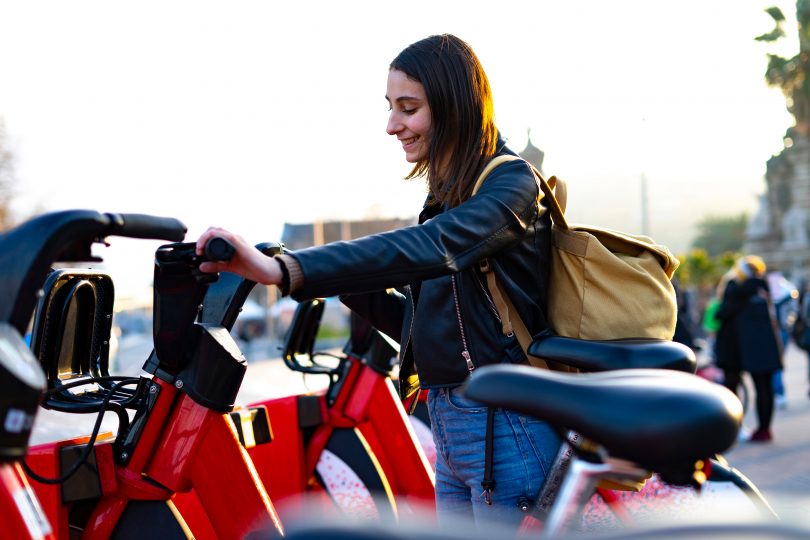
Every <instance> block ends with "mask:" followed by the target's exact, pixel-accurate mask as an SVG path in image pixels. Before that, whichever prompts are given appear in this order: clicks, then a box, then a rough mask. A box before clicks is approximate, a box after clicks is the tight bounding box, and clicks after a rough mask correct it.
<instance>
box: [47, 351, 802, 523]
mask: <svg viewBox="0 0 810 540" xmlns="http://www.w3.org/2000/svg"><path fill="white" fill-rule="evenodd" d="M150 343H151V342H150V341H149V340H148V336H146V337H144V338H143V339H140V340H137V339H130V340H122V342H121V344H120V349H119V358H118V363H117V369H116V373H117V374H127V375H137V374H139V373H140V366H141V365H142V364H143V361H144V360H145V359H146V357H147V355H148V354H149V351H150V350H151V344H150ZM275 350H277V347H273V346H268V347H264V348H258V347H254V351H253V354H251V351H250V350H249V349H247V350H246V356H247V358H248V372H247V375H246V376H245V379H244V382H243V384H242V388H241V390H240V392H239V395H238V397H237V403H238V404H247V403H251V402H253V401H258V400H260V399H267V398H271V397H278V396H282V395H290V394H297V393H301V392H306V391H317V390H319V389H321V388H323V387H324V386H325V385H326V384H327V382H328V381H327V378H326V377H325V376H315V375H308V376H304V375H303V374H301V373H297V372H293V371H290V370H289V369H288V368H287V367H286V366H285V364H284V362H283V361H281V360H280V359H279V358H277V357H276V358H272V356H273V354H274V351H275ZM268 356H271V358H270V359H267V357H268ZM784 381H785V386H786V395H787V405H786V408H784V409H778V410H776V411H775V414H774V419H773V424H772V432H773V435H774V440H773V441H772V442H769V443H755V442H738V443H737V444H735V445H734V446H733V447H732V448H731V449H729V450H728V451H727V452H726V453H725V457H726V459H727V460H728V461H729V463H730V464H731V465H732V466H734V467H736V468H737V469H738V470H740V471H741V472H742V473H743V474H744V475H746V476H747V477H748V478H749V479H751V480H752V481H753V482H754V484H755V485H756V486H757V487H758V488H759V489H760V490H761V491H762V493H763V494H764V495H765V497H766V498H767V499H768V500H769V502H770V503H771V505H772V506H773V507H774V509H775V510H776V511H777V512H778V513H779V514H780V516H782V517H783V518H786V519H797V520H799V521H801V522H807V521H808V516H807V511H808V509H810V429H809V428H810V398H809V397H808V390H810V383H808V355H807V353H805V352H804V351H802V350H800V349H799V348H797V347H796V346H795V345H793V344H792V343H791V344H790V346H789V347H788V349H787V351H786V355H785V371H784ZM748 384H749V386H751V384H750V381H749V382H748ZM750 395H751V396H752V397H751V405H750V406H749V410H748V413H747V415H746V418H745V426H746V428H749V429H754V428H756V416H755V412H754V404H753V392H752V393H751V394H750ZM94 422H95V415H67V414H63V413H58V412H54V411H48V410H44V409H40V412H39V413H38V415H37V419H36V421H35V424H34V431H33V433H32V437H31V444H39V443H43V442H48V441H53V440H60V439H63V438H67V437H70V436H76V435H81V434H89V433H90V432H91V430H92V428H93V424H94ZM116 427H117V422H116V420H115V418H114V415H107V416H106V417H105V419H104V421H103V423H102V431H103V430H107V431H113V432H114V431H115V429H116Z"/></svg>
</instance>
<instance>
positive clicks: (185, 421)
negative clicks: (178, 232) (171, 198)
mask: <svg viewBox="0 0 810 540" xmlns="http://www.w3.org/2000/svg"><path fill="white" fill-rule="evenodd" d="M199 262H200V259H199V258H198V257H196V256H195V255H194V253H193V247H192V246H190V245H189V244H170V245H167V246H163V247H162V248H161V249H159V250H158V253H157V254H156V265H155V275H156V276H155V288H156V295H157V296H158V297H159V298H156V314H155V318H156V327H155V351H154V352H153V354H152V355H151V356H150V358H149V360H148V361H147V364H146V366H145V369H146V370H147V371H148V372H149V373H150V374H151V375H152V377H148V376H142V377H140V378H139V379H134V378H133V379H130V380H128V381H126V382H128V383H130V384H135V383H137V388H136V390H135V391H134V392H132V393H131V395H127V394H125V393H123V394H122V393H121V392H120V391H119V392H118V395H119V396H120V395H123V396H127V397H126V399H124V400H122V401H121V402H120V404H119V408H120V407H122V406H123V405H121V404H125V405H126V406H127V407H129V408H133V409H135V414H134V417H133V420H132V422H131V423H128V422H127V423H126V424H125V425H122V426H119V435H118V437H115V438H113V437H111V436H107V437H105V438H103V440H99V441H96V444H94V445H93V446H92V452H91V453H90V459H89V460H88V462H87V463H85V465H84V466H83V467H82V468H80V469H79V471H78V472H77V473H76V474H74V475H73V476H71V477H70V478H69V479H68V480H66V481H64V482H61V483H53V484H43V483H39V482H34V483H33V485H34V489H35V491H36V492H37V495H38V496H39V497H40V499H41V500H42V501H43V507H44V510H45V513H46V515H47V516H48V518H49V520H50V522H51V523H52V524H53V527H54V530H55V532H56V535H57V538H68V537H69V536H70V535H71V531H76V530H80V531H81V537H82V538H132V537H143V536H149V535H152V536H156V537H160V538H189V537H191V536H192V535H194V536H197V537H205V536H206V535H208V536H209V537H212V538H245V537H247V536H249V535H252V534H270V535H275V536H281V535H283V529H282V527H281V523H280V521H279V519H278V516H277V514H276V512H275V509H274V507H273V505H272V503H271V501H270V498H269V496H268V494H267V492H266V490H265V489H264V486H263V485H262V483H261V481H260V479H259V477H258V475H257V473H256V470H255V468H254V467H253V465H252V463H251V461H250V458H249V457H248V455H247V452H246V451H245V449H244V448H243V446H242V445H241V444H240V442H239V439H238V437H237V433H236V429H235V427H234V425H233V423H232V422H231V420H230V417H229V416H228V415H227V414H224V413H226V412H227V411H228V410H230V409H231V408H233V398H234V397H235V396H236V392H237V391H238V388H239V385H240V384H241V380H242V377H243V375H244V372H245V368H246V363H245V361H244V357H242V356H241V353H239V351H238V347H237V346H236V344H235V342H233V339H232V338H231V336H230V334H229V333H228V331H227V330H225V329H224V328H222V327H219V326H216V325H198V324H194V317H195V315H196V310H197V303H198V301H199V298H201V297H202V295H203V294H204V291H205V288H206V287H207V285H208V283H209V282H210V281H212V280H215V279H216V276H211V275H204V274H200V273H199V272H198V271H197V270H196V266H197V265H198V264H199ZM44 296H45V297H47V298H51V296H49V295H48V294H47V292H46V295H44ZM53 298H61V297H60V296H59V295H53ZM167 300H174V301H167ZM54 301H56V300H54ZM68 301H69V300H68ZM82 305H85V304H80V305H78V306H74V311H75V312H76V313H75V316H76V317H77V318H80V317H82V316H83V315H86V314H83V313H82V312H81V309H82V308H81V306H82ZM86 305H90V306H92V307H93V308H95V307H97V306H98V304H97V303H90V304H86ZM58 307H59V306H57V308H58ZM56 311H57V312H66V311H65V309H64V308H63V309H57V310H56ZM57 326H58V325H57ZM64 327H65V328H71V329H72V328H74V325H72V324H67V325H64ZM45 331H47V328H46V330H45ZM68 341H69V342H70V340H68ZM44 342H48V340H47V339H46V340H44ZM77 350H84V349H83V348H81V347H79V349H77ZM74 352H75V351H74ZM59 361H60V363H61V359H60V360H59ZM68 364H69V362H68ZM60 365H61V364H60ZM94 380H95V378H94V377H90V378H88V379H87V380H86V381H84V380H80V381H79V382H80V383H82V384H89V385H91V386H92V385H94V384H96V383H94ZM99 386H102V385H99ZM57 388H58V386H57ZM113 390H115V389H113ZM108 395H113V393H112V391H110V393H109V394H108ZM58 396H59V398H60V400H66V399H68V398H69V397H70V396H67V395H66V394H65V393H64V392H62V393H59V394H58ZM106 399H109V397H108V398H106ZM75 401H76V403H75V404H71V405H77V406H79V407H81V408H82V410H84V411H85V412H86V409H87V408H88V407H91V405H92V403H91V400H90V398H88V397H86V396H85V395H82V396H80V397H77V398H76V400H75ZM47 403H48V405H49V406H51V407H57V406H62V402H61V401H59V400H57V401H54V400H50V401H48V402H47ZM106 404H107V403H106V402H104V403H102V407H99V410H100V411H103V405H106ZM66 407H67V406H66ZM67 410H70V407H67ZM119 418H121V416H120V415H119ZM125 419H126V416H124V419H123V420H122V421H125ZM110 435H111V434H110ZM88 444H89V441H88V439H87V438H78V439H73V440H65V441H57V442H54V443H48V444H45V445H39V446H35V447H32V448H31V449H30V452H29V456H28V460H27V462H28V465H29V467H30V468H31V470H33V471H36V473H37V475H38V476H42V475H47V476H50V477H58V476H60V474H62V473H63V471H64V470H65V469H66V468H68V467H70V464H71V463H73V462H75V458H76V455H77V453H81V452H83V451H85V450H86V449H87V448H88ZM192 490H193V492H194V494H195V498H196V501H197V507H198V510H199V511H197V512H190V511H189V512H188V514H187V515H181V513H180V512H179V511H177V508H176V506H175V505H174V502H173V500H172V499H173V498H174V497H175V496H176V494H177V493H182V492H188V491H192Z"/></svg>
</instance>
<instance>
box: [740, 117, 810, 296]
mask: <svg viewBox="0 0 810 540" xmlns="http://www.w3.org/2000/svg"><path fill="white" fill-rule="evenodd" d="M785 143H786V144H785V148H784V150H782V151H781V152H780V153H779V154H777V155H775V156H773V157H771V159H769V160H768V162H767V168H766V173H765V184H766V192H765V194H763V195H761V196H760V201H759V208H758V209H757V212H756V213H755V214H754V217H753V218H752V219H751V221H750V222H749V224H748V228H747V230H746V235H745V243H744V245H743V251H744V252H745V253H751V254H756V255H759V256H761V257H762V258H763V259H764V260H765V263H766V264H767V265H768V268H769V269H772V270H779V271H781V272H782V273H784V274H785V275H787V276H789V277H790V278H791V279H792V280H793V281H794V282H798V281H802V280H805V279H808V278H810V137H807V136H806V135H801V134H798V133H795V132H794V130H793V129H790V130H788V136H787V137H785Z"/></svg>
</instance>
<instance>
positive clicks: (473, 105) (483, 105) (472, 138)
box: [390, 34, 498, 206]
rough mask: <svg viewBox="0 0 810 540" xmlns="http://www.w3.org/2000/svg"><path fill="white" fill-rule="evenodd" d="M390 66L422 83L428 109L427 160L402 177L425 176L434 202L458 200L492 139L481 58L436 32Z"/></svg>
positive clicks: (494, 131)
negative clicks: (429, 118)
mask: <svg viewBox="0 0 810 540" xmlns="http://www.w3.org/2000/svg"><path fill="white" fill-rule="evenodd" d="M390 69H396V70H399V71H402V72H403V73H405V75H407V76H408V77H409V78H411V79H413V80H415V81H417V82H419V83H421V84H422V86H424V87H425V94H426V96H427V100H428V105H429V106H430V112H431V126H432V129H431V137H430V143H429V146H428V156H427V159H424V160H421V161H419V162H418V163H417V164H416V165H415V166H414V168H413V170H412V171H411V172H410V174H409V175H408V176H407V178H415V177H417V176H426V177H427V184H428V189H429V190H430V193H431V195H432V196H433V198H434V199H435V201H436V202H439V203H446V204H449V205H450V206H457V205H459V204H461V203H462V202H463V201H464V200H466V199H467V198H468V197H469V196H470V192H471V191H472V186H473V182H475V179H476V178H477V175H478V173H479V172H480V171H481V170H483V168H484V165H485V164H486V163H487V161H489V159H490V158H491V157H492V155H493V154H494V153H495V147H496V145H497V142H498V130H497V128H496V127H495V113H494V108H493V104H492V90H491V88H490V86H489V79H487V75H486V73H484V69H483V68H482V67H481V62H480V61H479V60H478V57H477V56H476V55H475V52H473V50H472V48H471V47H470V46H469V45H467V43H465V42H464V41H462V40H461V39H459V38H457V37H455V36H453V35H450V34H442V35H436V36H430V37H427V38H425V39H423V40H421V41H417V42H416V43H414V44H412V45H409V46H408V47H407V48H405V49H404V50H403V51H402V52H401V53H399V55H398V56H397V57H396V58H395V59H394V61H393V62H391V66H390ZM447 156H449V160H448V161H447V162H444V163H443V162H442V161H441V160H443V159H447V158H446V157H447Z"/></svg>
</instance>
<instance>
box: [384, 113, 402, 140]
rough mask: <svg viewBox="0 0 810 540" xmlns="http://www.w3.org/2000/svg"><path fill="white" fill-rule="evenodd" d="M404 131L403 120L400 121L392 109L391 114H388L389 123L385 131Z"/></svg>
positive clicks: (391, 132) (394, 133)
mask: <svg viewBox="0 0 810 540" xmlns="http://www.w3.org/2000/svg"><path fill="white" fill-rule="evenodd" d="M400 131H402V122H400V121H399V120H398V119H397V117H396V112H395V111H391V114H389V115H388V125H387V126H386V128H385V132H386V133H388V134H389V135H396V134H397V133H399V132H400Z"/></svg>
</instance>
